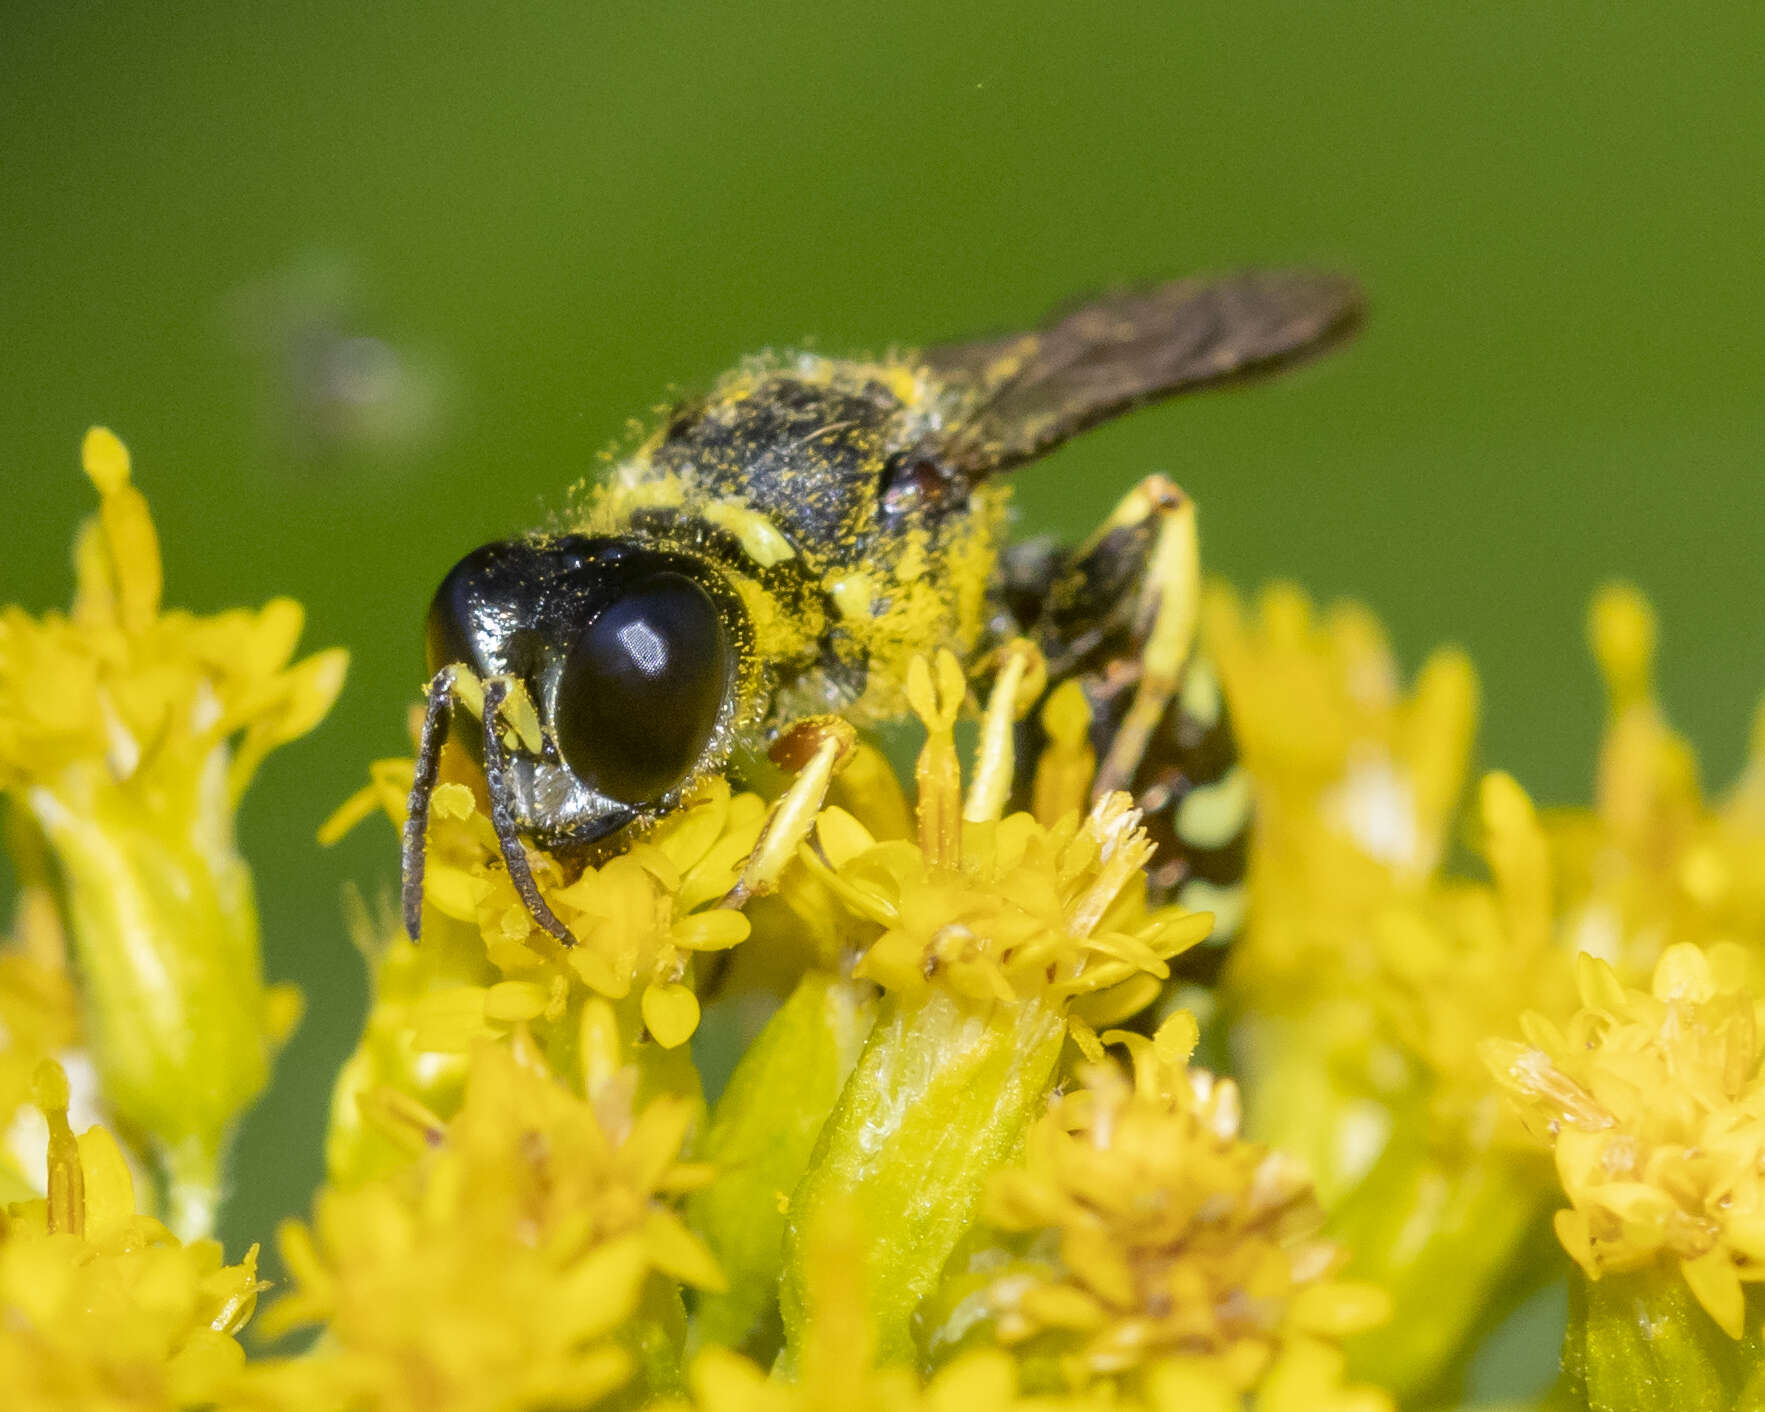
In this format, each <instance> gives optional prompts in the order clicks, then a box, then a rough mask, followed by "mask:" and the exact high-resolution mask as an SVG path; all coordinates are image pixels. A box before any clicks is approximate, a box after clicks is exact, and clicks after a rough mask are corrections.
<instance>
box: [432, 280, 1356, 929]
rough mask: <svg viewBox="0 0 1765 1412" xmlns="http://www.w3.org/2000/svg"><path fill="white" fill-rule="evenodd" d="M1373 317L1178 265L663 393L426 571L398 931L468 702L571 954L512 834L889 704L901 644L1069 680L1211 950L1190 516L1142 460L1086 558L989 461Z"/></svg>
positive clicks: (609, 839) (496, 796) (756, 759)
mask: <svg viewBox="0 0 1765 1412" xmlns="http://www.w3.org/2000/svg"><path fill="white" fill-rule="evenodd" d="M1360 311H1361V296H1360V293H1359V291H1358V289H1357V287H1356V285H1355V284H1354V283H1353V282H1352V281H1350V280H1348V279H1346V278H1343V277H1341V276H1337V275H1333V274H1327V273H1318V272H1311V271H1264V272H1245V273H1239V274H1234V275H1229V276H1225V277H1222V278H1217V279H1193V280H1183V281H1178V282H1175V283H1169V284H1164V285H1160V286H1157V287H1153V288H1150V289H1142V290H1137V291H1132V292H1127V293H1120V294H1115V295H1111V296H1108V297H1104V298H1101V299H1098V300H1095V301H1093V302H1089V303H1085V304H1082V305H1080V306H1078V307H1076V308H1073V309H1071V310H1070V311H1068V312H1065V313H1063V314H1060V315H1057V316H1055V317H1053V318H1052V319H1050V320H1049V321H1048V322H1047V323H1045V324H1044V325H1043V326H1042V327H1041V328H1039V329H1037V330H1034V331H1032V332H1027V333H1019V334H1012V335H1007V336H1002V337H990V338H983V339H979V340H974V341H969V342H962V343H953V344H947V345H943V346H938V347H931V348H927V349H925V350H923V351H919V352H910V353H900V354H895V355H891V356H888V357H885V358H882V359H880V360H877V361H866V360H842V359H835V358H827V357H821V356H816V355H812V354H801V355H797V356H792V357H785V358H782V359H781V358H765V359H755V360H752V361H750V362H748V363H745V364H743V365H742V366H740V367H738V368H736V369H735V370H734V371H732V372H730V373H728V374H726V375H725V376H724V377H723V378H722V379H721V380H720V381H719V382H718V383H717V384H716V385H715V386H714V387H713V388H712V390H711V391H710V392H709V393H708V394H706V395H705V396H702V397H698V398H694V399H691V400H688V401H685V402H682V403H680V404H679V405H678V406H676V407H674V408H673V410H672V411H671V412H669V413H668V414H667V415H666V417H665V418H664V420H663V421H662V422H661V424H660V426H659V427H658V429H657V430H656V431H655V432H654V433H653V434H652V435H651V436H650V437H649V439H648V440H647V441H646V442H645V443H644V444H643V445H642V446H640V447H639V448H638V449H637V450H636V451H635V452H634V453H632V454H630V455H628V456H626V457H624V458H623V459H621V460H619V461H618V462H617V463H616V464H615V465H614V466H613V467H612V468H611V472H610V474H608V475H607V476H605V477H603V478H602V479H601V480H600V481H599V482H598V483H597V484H596V485H594V486H593V487H592V488H590V489H589V490H587V491H586V493H585V494H584V495H582V496H581V497H579V499H578V502H577V503H576V504H575V505H574V507H573V508H572V509H571V511H570V512H569V513H568V515H567V516H566V517H565V520H564V522H563V523H562V524H561V525H559V526H558V527H556V528H555V529H553V530H550V531H547V532H542V533H536V534H532V535H528V536H525V537H522V538H518V539H509V540H502V541H498V542H496V543H493V544H487V545H485V546H483V547H482V548H479V549H476V550H474V551H473V552H472V553H470V554H468V555H466V556H465V558H463V559H461V560H460V561H459V563H457V564H456V565H455V566H454V567H453V569H452V570H451V571H450V572H449V573H448V574H447V576H446V577H445V578H444V579H443V581H442V583H441V586H440V588H439V589H438V590H437V592H436V594H435V597H434V600H433V603H432V605H431V607H430V609H429V613H428V619H427V625H426V634H425V635H426V651H427V657H428V663H429V671H430V673H431V674H432V675H431V679H430V681H429V684H428V688H427V700H428V704H427V708H426V711H425V714H424V719H423V726H422V732H421V736H420V740H419V746H418V758H417V766H416V778H415V783H414V785H413V788H412V791H411V800H410V810H409V815H408V822H407V824H406V828H405V833H404V839H403V866H404V891H403V903H404V916H405V924H406V928H407V930H408V931H409V932H410V934H411V936H412V938H413V939H414V938H415V937H416V936H417V933H418V928H419V925H420V921H421V916H422V900H423V869H424V840H425V831H426V824H427V818H428V806H429V798H430V794H431V792H432V791H433V790H434V788H435V784H436V780H437V774H438V769H439V759H440V750H441V746H442V743H443V741H444V740H445V739H446V738H447V736H448V734H449V730H450V722H452V721H453V719H454V717H455V716H456V715H457V714H458V713H459V712H460V711H462V710H463V711H464V712H465V714H466V715H467V716H469V717H475V718H476V721H477V723H478V728H477V729H476V730H462V731H460V732H459V735H460V738H461V740H462V743H463V744H465V745H466V746H467V748H468V749H469V750H470V751H471V752H472V753H473V754H474V755H475V756H476V757H477V759H478V761H479V763H480V764H481V766H482V768H483V772H484V780H485V785H486V790H487V793H488V795H489V799H490V806H491V807H490V815H491V822H492V824H493V826H494V829H495V832H496V836H497V839H498V842H499V845H500V848H501V852H502V855H503V858H504V861H505V863H506V865H507V867H508V871H509V875H510V879H511V881H512V882H513V883H514V884H515V886H516V888H517V890H518V891H519V892H520V894H521V897H522V899H523V901H524V902H525V904H526V906H527V908H528V910H529V911H530V912H531V914H532V915H533V918H534V920H535V922H537V923H538V924H539V925H540V926H542V927H544V928H545V929H546V930H547V931H548V932H550V933H551V934H552V935H553V936H555V937H556V938H557V939H558V940H559V941H560V942H562V943H564V944H566V945H567V944H569V943H570V942H571V940H572V938H571V936H570V934H569V932H568V930H567V929H566V928H565V927H564V925H563V923H562V922H561V921H560V920H559V919H558V917H557V916H556V915H555V914H554V913H553V912H552V910H551V909H550V907H549V906H548V905H547V904H546V902H545V900H544V899H543V898H542V896H541V895H540V892H539V889H538V887H537V886H536V885H535V883H534V881H533V877H532V873H531V869H530V866H529V863H528V860H527V856H526V854H525V852H524V851H523V847H524V843H531V844H533V845H534V846H536V847H538V848H540V849H544V850H547V851H549V852H551V853H553V854H554V855H556V856H560V857H565V858H569V857H580V858H584V859H589V858H593V857H596V856H599V854H600V853H602V852H604V851H606V850H608V849H610V848H612V847H616V846H617V845H618V843H619V842H620V841H621V840H622V839H627V838H630V837H632V836H634V835H635V834H636V833H637V832H638V831H641V830H643V829H645V828H646V827H648V826H650V825H652V824H654V823H655V822H656V821H657V820H659V819H661V818H663V817H665V816H666V815H667V814H668V813H670V811H672V810H675V809H678V808H680V807H681V806H682V805H683V804H685V803H687V802H689V801H690V800H692V799H693V798H694V796H695V794H696V793H697V792H698V791H699V790H700V789H701V788H702V786H703V785H704V784H705V783H706V782H707V780H708V779H709V778H710V777H712V776H714V775H718V774H724V773H730V774H734V775H736V776H737V777H749V778H752V777H753V776H754V774H755V772H756V771H757V770H763V768H764V757H765V753H766V751H767V750H768V748H769V747H771V746H773V745H775V744H776V743H777V742H779V741H780V739H781V738H782V737H783V736H784V735H785V734H786V733H787V732H788V731H790V730H791V729H792V727H793V726H794V725H795V724H796V723H799V722H802V721H804V720H806V719H810V718H814V717H819V716H824V715H830V714H837V715H839V716H842V717H844V718H845V719H846V720H847V721H849V722H851V723H853V725H855V726H856V727H858V728H860V729H863V728H865V727H869V726H874V725H877V724H880V723H883V722H886V721H889V720H891V719H895V718H898V717H900V716H902V715H904V714H905V712H906V696H905V688H906V679H907V670H908V666H909V664H910V663H911V662H912V661H913V659H914V658H915V657H918V656H920V655H922V654H928V653H932V652H934V651H936V650H938V649H940V648H949V649H951V650H952V651H954V652H955V653H956V654H957V656H958V657H959V658H960V659H962V660H963V661H964V662H967V663H971V664H973V663H976V662H979V661H981V660H982V659H983V657H984V655H985V654H986V653H988V652H989V651H991V650H993V649H994V648H996V647H998V646H999V645H1000V644H1002V643H1004V642H1005V641H1007V640H1009V639H1011V638H1015V637H1020V636H1021V637H1026V638H1028V639H1029V640H1030V641H1032V642H1033V643H1035V645H1036V646H1037V647H1038V648H1039V649H1040V650H1041V652H1042V654H1043V656H1044V658H1045V660H1046V663H1047V666H1048V680H1049V686H1048V689H1049V690H1052V689H1053V688H1054V687H1055V686H1056V685H1058V684H1059V683H1061V682H1063V681H1066V680H1069V679H1077V680H1078V681H1079V682H1080V683H1081V685H1082V687H1083V690H1084V693H1085V696H1086V698H1087V700H1088V702H1089V704H1090V706H1091V713H1092V723H1091V727H1090V729H1091V733H1092V744H1093V746H1094V748H1095V750H1096V752H1097V757H1098V760H1099V766H1098V769H1097V773H1096V778H1095V783H1094V790H1095V792H1096V793H1097V794H1098V795H1101V794H1102V793H1104V792H1106V791H1110V790H1117V789H1126V790H1128V791H1130V792H1131V793H1132V794H1133V795H1134V797H1135V799H1136V801H1137V802H1138V804H1139V806H1140V807H1141V809H1142V811H1143V813H1144V816H1145V818H1146V821H1147V825H1148V827H1149V828H1150V829H1151V830H1152V834H1153V837H1154V839H1155V840H1156V842H1157V843H1158V845H1159V849H1158V853H1157V855H1156V856H1155V858H1154V860H1153V863H1152V865H1151V883H1152V887H1153V890H1154V892H1155V893H1156V894H1157V895H1158V897H1159V898H1160V899H1164V898H1170V897H1174V898H1176V899H1177V900H1178V901H1181V902H1183V903H1185V904H1186V905H1189V906H1192V907H1195V908H1197V909H1205V910H1211V911H1213V912H1214V913H1215V917H1216V922H1215V933H1214V938H1213V940H1215V941H1216V942H1222V943H1223V942H1224V941H1225V940H1226V939H1227V938H1228V937H1229V936H1230V933H1231V932H1232V930H1233V929H1234V928H1235V926H1236V924H1237V920H1238V917H1239V915H1240V913H1241V912H1242V905H1243V903H1242V897H1243V893H1242V884H1243V876H1244V869H1245V857H1246V844H1247V839H1248V834H1249V829H1250V826H1251V803H1250V795H1249V789H1248V782H1247V781H1246V779H1245V778H1244V776H1243V773H1242V771H1241V770H1240V769H1239V768H1238V766H1237V764H1236V751H1235V748H1234V745H1233V741H1232V734H1231V726H1230V722H1229V720H1228V717H1227V712H1226V707H1225V703H1224V702H1223V700H1222V698H1221V693H1220V689H1219V685H1218V683H1217V681H1216V680H1215V677H1214V675H1213V673H1212V671H1211V670H1210V668H1209V667H1208V664H1207V662H1206V660H1205V658H1204V656H1203V655H1202V654H1201V653H1200V652H1199V651H1198V649H1197V645H1196V616H1197V599H1198V596H1199V568H1198V551H1197V543H1196V532H1195V514H1194V507H1193V505H1192V504H1191V502H1190V500H1189V499H1188V497H1187V496H1185V495H1184V494H1183V492H1182V491H1181V490H1180V489H1178V487H1177V486H1176V485H1174V484H1173V483H1171V482H1170V481H1168V480H1166V479H1164V478H1162V477H1152V478H1149V479H1147V480H1145V481H1143V482H1141V484H1140V485H1139V486H1137V487H1136V488H1135V489H1134V490H1133V491H1132V492H1131V493H1130V494H1129V495H1128V496H1127V497H1126V498H1125V499H1124V500H1123V501H1122V502H1121V504H1120V505H1119V506H1118V508H1117V509H1116V510H1115V512H1114V513H1113V514H1112V515H1111V516H1110V517H1109V518H1108V520H1107V521H1106V522H1105V523H1104V525H1103V526H1102V527H1101V528H1100V529H1099V530H1098V531H1097V532H1096V533H1095V534H1094V535H1093V536H1092V537H1091V538H1090V539H1089V540H1087V541H1085V542H1084V543H1082V544H1080V545H1078V546H1077V547H1074V548H1064V547H1062V546H1060V545H1058V544H1056V543H1054V542H1052V541H1042V540H1033V541H1029V542H1023V543H1010V542H1008V540H1007V536H1006V529H1007V504H1008V498H1009V494H1010V486H1009V482H1008V481H1007V480H1005V479H1003V478H1002V473H1004V472H1007V471H1010V470H1012V469H1013V468H1014V467H1017V466H1021V465H1023V464H1025V463H1026V462H1029V461H1033V460H1035V459H1036V458H1037V457H1039V456H1042V455H1043V454H1045V453H1046V452H1048V451H1050V450H1052V449H1053V448H1054V447H1056V446H1059V445H1060V444H1061V443H1062V442H1064V441H1066V440H1067V439H1068V438H1070V437H1072V436H1074V435H1075V434H1076V433H1078V432H1081V431H1083V430H1085V429H1086V428H1088V427H1090V426H1093V425H1095V424H1096V423H1098V422H1101V421H1104V420H1106V419H1108V418H1111V417H1114V416H1117V415H1119V414H1121V413H1123V412H1126V411H1128V410H1130V409H1132V408H1135V407H1139V406H1141V405H1143V404H1145V403H1148V402H1151V401H1154V400H1156V399H1158V398H1162V397H1165V396H1168V395H1170V394H1173V393H1177V392H1182V391H1185V390H1189V389H1193V388H1199V387H1206V386H1215V385H1219V384H1222V383H1228V382H1234V381H1239V380H1243V379H1246V378H1249V377H1253V376H1256V375H1260V374H1264V373H1268V372H1271V371H1273V370H1275V369H1278V368H1281V367H1284V366H1286V365H1288V364H1291V363H1293V362H1296V361H1298V360H1300V359H1302V358H1305V357H1307V356H1309V355H1311V354H1314V353H1316V352H1319V351H1321V350H1323V349H1325V348H1327V347H1329V346H1331V345H1333V344H1335V343H1336V342H1338V341H1340V340H1341V339H1342V338H1344V337H1345V336H1346V335H1347V334H1348V333H1349V332H1350V331H1351V330H1352V329H1353V328H1354V327H1355V325H1356V324H1357V323H1358V321H1359V316H1360ZM1031 719H1032V720H1033V719H1034V715H1033V714H1032V716H1031Z"/></svg>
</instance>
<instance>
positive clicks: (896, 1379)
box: [651, 1210, 1179, 1412]
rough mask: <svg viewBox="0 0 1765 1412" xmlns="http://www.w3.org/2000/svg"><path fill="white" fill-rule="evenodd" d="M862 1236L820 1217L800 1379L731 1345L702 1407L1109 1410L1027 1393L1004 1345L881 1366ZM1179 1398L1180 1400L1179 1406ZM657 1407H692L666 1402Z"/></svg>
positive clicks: (703, 1387)
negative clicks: (772, 1370)
mask: <svg viewBox="0 0 1765 1412" xmlns="http://www.w3.org/2000/svg"><path fill="white" fill-rule="evenodd" d="M867 1246H868V1242H866V1241H865V1240H863V1239H862V1238H861V1236H860V1233H859V1231H858V1229H857V1225H856V1222H855V1219H854V1218H853V1215H852V1213H851V1211H850V1210H846V1211H843V1212H840V1213H835V1214H831V1215H830V1216H829V1217H828V1218H827V1219H826V1220H824V1221H822V1222H820V1223H819V1224H818V1226H817V1228H816V1231H815V1233H814V1235H813V1237H812V1240H811V1271H812V1273H811V1276H810V1282H811V1288H810V1296H809V1303H810V1310H809V1317H808V1323H807V1332H806V1336H805V1339H804V1344H803V1349H802V1367H801V1376H800V1377H799V1378H797V1379H792V1380H785V1379H780V1378H777V1377H769V1376H768V1374H767V1371H766V1370H765V1369H763V1368H759V1367H756V1366H755V1365H754V1364H753V1363H750V1362H749V1361H748V1360H747V1359H745V1358H743V1357H741V1356H740V1355H738V1354H735V1353H731V1352H729V1351H727V1350H724V1349H710V1350H707V1351H706V1352H704V1353H702V1354H700V1355H699V1357H698V1358H697V1359H696V1360H695V1362H694V1363H693V1366H692V1370H691V1373H690V1377H689V1383H690V1386H691V1389H692V1394H693V1398H692V1403H691V1406H692V1407H696V1408H697V1409H698V1412H822V1409H830V1408H840V1409H842V1412H1013V1409H1024V1410H1025V1412H1028V1410H1029V1409H1036V1412H1088V1409H1091V1408H1095V1409H1097V1412H1106V1409H1107V1408H1108V1407H1109V1406H1110V1405H1111V1404H1109V1403H1106V1402H1104V1401H1101V1400H1094V1399H1090V1398H1082V1397H1060V1398H1053V1397H1022V1396H1020V1395H1019V1394H1018V1391H1017V1369H1016V1367H1015V1365H1014V1364H1013V1362H1012V1360H1011V1359H1010V1358H1009V1357H1007V1356H1006V1355H1005V1354H1004V1353H1002V1352H1000V1351H998V1350H987V1351H981V1352H976V1353H970V1354H966V1355H964V1356H963V1357H961V1358H959V1359H957V1360H956V1361H954V1362H953V1363H951V1364H950V1365H949V1366H948V1367H946V1368H943V1369H941V1370H940V1371H939V1372H938V1373H936V1374H935V1375H934V1376H933V1377H931V1378H930V1379H929V1380H922V1379H921V1378H920V1377H919V1375H918V1374H917V1373H916V1372H915V1371H914V1370H912V1369H911V1368H906V1367H898V1366H897V1367H878V1366H877V1363H876V1352H877V1341H876V1336H875V1333H874V1331H873V1330H872V1328H871V1325H870V1319H869V1314H868V1312H867V1309H866V1305H865V1296H864V1289H865V1280H864V1264H865V1260H866V1256H867ZM1178 1405H1179V1404H1172V1412H1176V1407H1177V1406H1178ZM651 1412H687V1407H686V1405H684V1404H680V1405H677V1404H673V1403H663V1404H658V1405H656V1406H654V1407H653V1408H652V1409H651Z"/></svg>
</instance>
